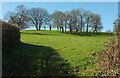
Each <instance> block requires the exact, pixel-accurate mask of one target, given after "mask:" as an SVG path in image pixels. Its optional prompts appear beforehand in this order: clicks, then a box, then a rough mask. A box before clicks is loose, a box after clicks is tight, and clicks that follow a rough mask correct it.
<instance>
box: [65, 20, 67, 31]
mask: <svg viewBox="0 0 120 78" xmlns="http://www.w3.org/2000/svg"><path fill="white" fill-rule="evenodd" d="M66 28H67V21H65V32H66Z"/></svg>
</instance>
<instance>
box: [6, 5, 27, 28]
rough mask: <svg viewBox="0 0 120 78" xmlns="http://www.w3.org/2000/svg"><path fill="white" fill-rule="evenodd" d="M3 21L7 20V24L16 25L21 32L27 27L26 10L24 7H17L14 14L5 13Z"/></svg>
mask: <svg viewBox="0 0 120 78" xmlns="http://www.w3.org/2000/svg"><path fill="white" fill-rule="evenodd" d="M4 20H8V22H10V23H13V24H16V25H17V26H18V27H19V28H20V29H21V30H22V29H25V28H27V27H29V26H28V21H29V19H28V17H27V9H26V8H25V7H24V5H19V6H17V7H16V9H15V11H14V12H7V13H6V15H5V17H4Z"/></svg>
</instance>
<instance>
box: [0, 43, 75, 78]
mask: <svg viewBox="0 0 120 78" xmlns="http://www.w3.org/2000/svg"><path fill="white" fill-rule="evenodd" d="M2 56H3V59H2V60H3V63H2V64H3V77H4V76H74V74H73V72H72V70H71V67H70V64H69V63H68V61H67V60H65V59H63V58H61V57H60V55H59V54H58V53H57V52H56V50H55V49H53V48H51V47H46V46H37V45H30V44H25V43H19V44H17V45H7V46H5V47H4V48H3V55H2Z"/></svg>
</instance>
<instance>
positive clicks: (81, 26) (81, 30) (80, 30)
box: [80, 16, 83, 33]
mask: <svg viewBox="0 0 120 78" xmlns="http://www.w3.org/2000/svg"><path fill="white" fill-rule="evenodd" d="M82 27H83V24H82V16H81V29H80V32H81V33H82Z"/></svg>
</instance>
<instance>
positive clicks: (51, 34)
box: [21, 32, 52, 35]
mask: <svg viewBox="0 0 120 78" xmlns="http://www.w3.org/2000/svg"><path fill="white" fill-rule="evenodd" d="M21 34H33V35H52V34H43V33H27V32H21Z"/></svg>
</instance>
